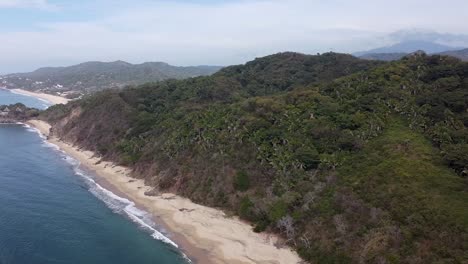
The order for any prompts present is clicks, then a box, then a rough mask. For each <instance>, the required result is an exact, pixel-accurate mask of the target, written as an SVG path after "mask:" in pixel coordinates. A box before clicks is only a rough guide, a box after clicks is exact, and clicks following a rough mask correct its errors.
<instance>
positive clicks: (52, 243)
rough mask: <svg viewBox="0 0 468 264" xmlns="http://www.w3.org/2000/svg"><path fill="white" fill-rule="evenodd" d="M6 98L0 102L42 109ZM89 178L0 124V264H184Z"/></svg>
mask: <svg viewBox="0 0 468 264" xmlns="http://www.w3.org/2000/svg"><path fill="white" fill-rule="evenodd" d="M6 93H9V92H8V91H2V90H0V105H2V104H9V103H16V102H22V103H24V104H26V105H28V106H36V107H41V108H45V107H47V105H44V102H43V101H40V100H37V99H35V98H32V97H27V96H21V95H16V94H14V95H11V94H6ZM93 178H94V177H93V175H92V174H91V173H88V172H86V171H84V170H83V169H82V168H80V166H79V164H78V162H77V161H76V160H74V159H72V158H71V157H69V156H67V155H66V154H65V153H63V152H61V151H60V150H58V148H57V147H55V146H54V145H51V144H49V143H47V142H46V141H45V140H44V138H42V137H41V136H40V135H39V133H38V132H37V131H36V130H34V129H32V128H29V127H28V126H25V125H21V124H17V125H0V264H10V263H15V264H16V263H18V264H42V263H44V264H46V263H67V264H73V263H77V264H78V263H89V264H92V263H99V264H107V263H109V264H110V263H112V264H119V263H148V264H149V263H154V264H166V263H167V264H179V263H180V264H182V263H188V262H189V261H188V260H187V259H186V258H185V256H184V254H183V253H181V252H180V251H179V250H178V249H177V245H175V244H173V242H172V241H171V240H170V238H168V235H167V234H166V235H164V233H165V232H163V231H160V230H161V229H160V228H158V227H157V225H156V224H155V223H153V222H152V221H151V218H150V215H149V214H148V213H146V212H144V211H142V210H139V209H138V208H136V207H135V206H134V204H133V203H132V202H131V201H129V200H127V199H125V198H121V197H119V196H117V195H115V194H113V193H112V192H110V191H109V190H106V189H104V188H102V187H101V186H100V185H98V184H97V183H96V182H95V181H94V180H93ZM158 230H159V231H158Z"/></svg>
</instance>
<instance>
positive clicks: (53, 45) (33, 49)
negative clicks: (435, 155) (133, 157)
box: [0, 0, 468, 73]
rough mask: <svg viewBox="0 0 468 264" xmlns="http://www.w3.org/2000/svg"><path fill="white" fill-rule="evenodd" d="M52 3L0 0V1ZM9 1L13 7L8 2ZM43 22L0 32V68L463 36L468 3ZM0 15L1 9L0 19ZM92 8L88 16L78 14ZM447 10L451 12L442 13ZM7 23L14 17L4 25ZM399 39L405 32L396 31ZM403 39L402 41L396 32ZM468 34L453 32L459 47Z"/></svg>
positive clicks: (182, 9) (143, 7)
mask: <svg viewBox="0 0 468 264" xmlns="http://www.w3.org/2000/svg"><path fill="white" fill-rule="evenodd" d="M8 3H10V6H11V7H19V6H21V5H24V6H27V3H29V7H31V8H32V7H33V6H36V8H40V6H41V5H44V6H52V4H51V3H48V2H46V1H44V0H42V1H41V0H30V1H26V0H23V1H20V0H0V7H2V6H3V7H8ZM12 3H16V5H13V4H12ZM53 5H56V6H57V7H58V10H55V11H54V12H50V11H44V10H42V11H37V12H43V13H44V12H46V15H47V12H49V13H50V17H55V16H56V17H58V18H57V19H45V20H44V21H31V24H30V25H29V27H25V28H22V29H21V30H9V28H7V27H3V28H0V31H2V32H3V33H1V34H0V57H1V58H2V63H1V64H0V72H4V73H5V72H14V71H28V70H32V69H34V68H37V67H40V66H46V65H47V66H49V65H68V64H73V63H78V62H82V61H87V60H103V61H112V60H118V59H122V60H127V61H130V62H143V61H166V62H169V63H172V64H176V65H199V64H216V65H228V64H236V63H242V62H245V61H247V60H250V59H253V58H254V57H258V56H263V55H267V54H271V53H275V52H279V51H286V50H291V51H298V52H305V53H316V52H325V51H330V50H333V51H339V52H354V51H358V50H366V49H369V48H373V47H377V46H379V45H386V44H389V43H391V42H395V41H397V38H398V37H395V36H393V37H389V35H388V34H389V33H391V32H394V31H397V30H401V29H407V28H428V29H431V30H436V31H439V32H447V33H449V35H450V36H452V35H453V34H455V33H457V34H458V35H461V36H463V35H464V34H468V29H467V28H466V26H465V25H464V24H463V23H460V22H459V21H464V20H466V19H464V20H461V19H462V18H466V16H467V15H466V12H464V10H468V2H467V1H461V0H449V1H444V2H443V3H438V4H431V5H430V6H428V5H427V2H426V1H422V0H412V1H411V0H410V1H402V0H396V1H392V3H389V1H383V0H373V1H370V0H365V1H344V0H331V1H327V2H326V3H325V2H323V1H316V0H308V1H305V0H291V1H276V0H271V1H264V0H256V1H199V2H197V1H187V2H185V1H156V2H154V1H132V2H130V1H128V2H127V1H98V2H97V3H95V2H87V1H83V3H80V5H78V4H77V3H74V4H69V3H60V2H54V3H53ZM1 12H2V11H1V10H0V15H1V14H2V13H1ZM90 13H92V14H94V16H91V17H86V16H84V14H90ZM448 14H450V15H448ZM11 22H12V23H13V24H14V23H15V22H16V21H11ZM402 36H404V35H402ZM400 38H403V37H400ZM465 40H466V38H458V39H457V41H458V42H457V43H458V45H459V44H460V43H459V42H463V41H465Z"/></svg>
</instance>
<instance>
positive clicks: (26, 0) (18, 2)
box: [0, 0, 55, 9]
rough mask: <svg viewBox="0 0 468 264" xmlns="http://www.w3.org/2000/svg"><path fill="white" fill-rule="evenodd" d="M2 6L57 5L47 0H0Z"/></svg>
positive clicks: (44, 7) (42, 7)
mask: <svg viewBox="0 0 468 264" xmlns="http://www.w3.org/2000/svg"><path fill="white" fill-rule="evenodd" d="M0 8H38V9H52V8H55V6H53V5H51V4H49V3H48V2H47V1H46V0H0Z"/></svg>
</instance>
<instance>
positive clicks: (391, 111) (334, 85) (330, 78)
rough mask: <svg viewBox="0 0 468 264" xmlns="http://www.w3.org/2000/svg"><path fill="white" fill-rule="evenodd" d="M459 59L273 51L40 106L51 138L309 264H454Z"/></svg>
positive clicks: (462, 194) (461, 168)
mask: <svg viewBox="0 0 468 264" xmlns="http://www.w3.org/2000/svg"><path fill="white" fill-rule="evenodd" d="M467 80H468V64H467V63H463V62H461V61H459V60H457V59H454V58H450V57H445V56H426V55H425V54H414V55H411V56H408V57H405V58H403V59H402V60H400V61H396V62H391V63H376V62H370V61H364V60H359V59H357V58H354V57H352V56H349V55H344V54H335V53H329V54H324V55H319V56H308V55H302V54H296V53H281V54H277V55H272V56H268V57H265V58H259V59H256V60H254V61H252V62H249V63H247V64H245V65H239V66H232V67H227V68H225V69H223V70H221V71H220V72H218V73H216V74H214V75H213V76H211V77H199V78H193V79H188V80H182V81H167V82H162V83H157V84H147V85H142V86H138V87H131V88H127V89H124V90H121V91H104V92H100V93H96V94H95V95H92V96H89V97H85V98H83V99H81V100H78V101H75V102H70V103H69V104H67V105H58V106H54V107H51V108H50V109H48V110H46V111H44V112H43V113H41V115H40V116H39V118H40V119H42V120H45V121H47V122H49V123H50V124H51V125H52V130H51V131H52V134H53V135H54V136H56V137H58V138H60V139H61V140H64V141H66V142H69V143H71V144H72V145H75V146H77V147H79V148H81V149H85V150H88V151H93V152H94V153H95V155H96V156H98V157H100V158H102V160H104V161H112V162H114V163H116V164H119V165H122V166H125V167H128V168H129V169H130V171H129V175H130V176H132V177H134V178H137V179H139V180H141V181H140V182H142V183H144V184H145V185H147V186H151V187H153V188H152V189H148V193H147V196H149V195H154V194H158V193H165V192H171V193H176V194H178V195H181V196H184V197H187V198H190V199H191V200H192V201H194V202H196V203H200V204H204V205H207V206H210V207H217V208H220V209H222V210H224V211H226V212H228V213H230V214H235V215H238V216H239V217H240V218H241V219H244V220H246V221H249V222H250V223H252V226H253V230H254V231H255V232H265V231H266V232H273V233H276V234H279V235H281V236H282V237H283V238H284V241H285V243H286V244H287V245H290V246H292V247H294V248H296V249H297V251H298V253H299V254H300V255H301V257H303V258H304V259H306V260H308V261H311V262H312V263H433V262H440V261H442V260H444V261H445V260H446V261H448V262H453V263H457V262H463V258H464V252H466V250H467V248H466V245H467V243H465V242H466V239H467V237H466V233H467V232H466V230H467V227H468V222H467V219H468V216H467V214H466V213H467V212H466V209H465V207H466V204H467V203H468V195H467V187H466V180H465V179H466V175H467V173H468V170H467V164H468V157H467V156H466V153H468V148H467V146H468V145H467V138H468V132H467V129H466V125H467V122H466V120H467V118H466V117H467V112H466V109H468V107H467V102H466V100H465V98H466V97H467V96H468V86H467V84H468V81H467Z"/></svg>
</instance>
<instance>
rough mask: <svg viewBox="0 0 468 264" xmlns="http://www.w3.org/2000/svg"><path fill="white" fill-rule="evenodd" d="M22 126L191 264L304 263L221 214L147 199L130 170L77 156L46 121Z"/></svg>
mask: <svg viewBox="0 0 468 264" xmlns="http://www.w3.org/2000/svg"><path fill="white" fill-rule="evenodd" d="M26 123H27V124H28V125H31V126H32V127H34V128H36V129H38V130H39V131H40V132H41V133H42V134H43V135H45V136H47V141H48V142H50V143H52V144H55V145H57V146H58V147H59V148H60V149H61V150H62V151H64V152H65V153H67V154H68V155H70V156H71V157H73V158H75V159H76V160H78V161H80V163H81V165H82V166H84V167H85V168H87V169H88V170H90V171H91V172H94V174H95V175H96V176H97V178H96V180H97V181H98V182H99V184H101V183H102V185H103V186H106V188H109V190H112V191H115V193H118V194H119V195H123V196H124V197H125V198H127V199H129V200H131V201H133V202H135V204H136V205H137V206H138V207H141V208H144V209H145V211H147V212H148V213H150V214H151V215H152V217H153V219H154V220H155V222H156V223H157V224H158V225H161V226H162V227H163V228H165V229H166V230H168V231H169V233H170V237H171V239H173V240H174V241H175V242H176V243H177V244H178V245H179V249H181V250H182V251H183V252H184V253H186V254H187V255H188V257H189V258H190V259H191V260H193V261H194V262H195V263H203V264H205V263H207V264H211V263H230V264H231V263H232V264H237V263H239V264H243V263H249V264H250V263H252V264H253V263H263V264H282V263H284V264H294V263H300V262H301V261H302V260H301V259H300V258H299V256H298V255H297V253H296V252H295V251H293V250H291V249H290V248H287V247H283V248H277V247H276V245H275V244H276V243H277V242H278V241H279V239H278V237H277V236H275V235H273V234H266V233H254V232H253V230H252V227H251V226H250V225H249V224H247V223H245V222H243V221H241V220H240V219H238V218H237V217H228V216H226V215H225V214H224V212H222V211H221V210H218V209H214V208H210V207H206V206H202V205H198V204H195V203H193V202H191V201H190V200H189V199H186V198H183V197H180V196H178V195H175V194H172V193H163V194H161V195H158V196H147V195H145V192H147V191H150V190H152V189H153V188H152V187H150V186H147V185H145V184H144V181H143V180H142V179H135V178H132V177H130V176H129V175H130V170H129V169H128V168H125V167H122V166H116V165H115V164H113V163H111V162H107V161H102V160H101V159H100V158H98V157H95V155H94V153H93V152H91V151H83V150H80V149H78V148H76V147H74V146H71V145H70V144H68V143H66V142H63V141H61V140H59V139H58V138H55V137H51V136H50V135H49V130H50V125H49V124H48V123H46V122H44V121H40V120H30V121H28V122H26Z"/></svg>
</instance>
